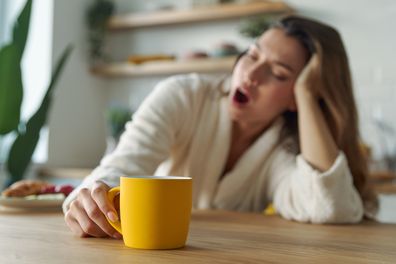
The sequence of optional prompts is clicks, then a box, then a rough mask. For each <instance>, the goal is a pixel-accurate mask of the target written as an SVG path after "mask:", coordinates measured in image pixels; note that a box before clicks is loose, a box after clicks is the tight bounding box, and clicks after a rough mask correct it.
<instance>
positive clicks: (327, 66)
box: [63, 16, 376, 238]
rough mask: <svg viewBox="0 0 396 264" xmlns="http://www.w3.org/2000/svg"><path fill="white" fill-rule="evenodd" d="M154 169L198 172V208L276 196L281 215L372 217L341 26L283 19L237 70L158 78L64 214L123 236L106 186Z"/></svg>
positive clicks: (246, 206) (255, 203) (238, 205)
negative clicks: (224, 75)
mask: <svg viewBox="0 0 396 264" xmlns="http://www.w3.org/2000/svg"><path fill="white" fill-rule="evenodd" d="M159 165H161V166H159ZM158 166H159V168H158ZM152 174H155V175H185V176H191V177H193V178H194V186H193V206H194V207H196V208H222V209H227V210H238V211H257V212H260V211H262V210H263V209H264V208H265V207H266V206H267V205H268V204H269V203H270V202H272V204H273V206H274V207H275V209H276V211H277V212H278V213H279V214H280V215H281V216H283V217H285V218H287V219H292V220H296V221H303V222H312V223H354V222H358V221H360V220H361V219H362V217H363V215H364V213H366V215H367V216H372V215H373V214H374V213H375V210H376V199H375V196H373V195H372V194H371V192H370V191H369V189H368V188H367V184H366V176H367V169H366V165H365V160H364V158H363V156H362V153H361V152H360V149H359V147H358V125H357V113H356V107H355V102H354V98H353V93H352V85H351V77H350V73H349V68H348V61H347V56H346V53H345V49H344V47H343V44H342V41H341V38H340V36H339V34H338V33H337V31H336V30H334V29H333V28H331V27H329V26H326V25H324V24H321V23H318V22H315V21H312V20H308V19H304V18H299V17H294V16H291V17H286V18H284V19H282V20H280V21H279V22H278V23H277V24H275V25H274V26H273V27H271V28H270V29H269V30H267V31H266V32H264V33H263V34H262V35H261V36H260V38H259V39H258V40H257V41H256V42H255V43H254V44H253V45H251V47H250V48H249V49H248V50H247V51H246V52H244V53H243V54H241V56H240V57H239V58H238V60H237V62H236V64H235V67H234V70H233V73H232V77H231V78H230V79H223V80H213V79H210V78H207V77H203V76H198V75H188V76H176V77H173V78H169V79H167V80H165V81H163V82H161V83H160V84H158V86H157V88H156V89H155V90H154V92H153V93H151V94H150V96H149V97H148V98H147V99H146V100H145V102H144V103H143V104H142V106H141V107H140V109H139V111H138V112H137V113H136V114H135V116H134V120H133V122H130V123H128V124H127V126H126V131H125V133H124V134H123V135H122V137H121V141H120V143H119V145H118V147H117V149H116V150H115V151H114V152H113V153H112V154H111V155H109V156H107V157H105V158H104V159H103V160H102V162H101V164H100V166H99V167H98V168H96V169H95V170H94V171H93V173H92V174H91V175H90V176H88V177H87V178H86V179H85V180H84V182H83V183H82V184H81V185H80V186H79V188H77V189H76V190H75V191H74V192H73V193H72V194H71V195H70V196H69V197H68V198H67V199H66V201H65V203H64V207H63V209H64V212H65V220H66V223H67V224H68V226H69V227H70V229H71V230H72V231H73V232H74V233H75V234H77V235H79V236H94V237H103V236H112V237H115V238H120V234H118V233H117V232H116V231H115V230H114V229H113V228H112V227H111V226H110V225H109V224H108V222H107V221H106V219H105V215H106V216H108V218H109V219H112V220H116V219H117V213H116V211H115V208H114V206H113V205H112V204H110V203H109V202H108V200H107V197H106V193H107V191H108V189H109V186H112V185H118V182H119V177H120V176H121V175H152Z"/></svg>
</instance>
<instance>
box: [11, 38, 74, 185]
mask: <svg viewBox="0 0 396 264" xmlns="http://www.w3.org/2000/svg"><path fill="white" fill-rule="evenodd" d="M72 50H73V47H72V46H71V45H69V46H68V47H67V48H66V49H65V50H64V52H63V54H62V56H61V58H60V60H58V62H57V64H56V67H55V71H54V72H53V74H52V78H51V82H50V84H49V87H48V89H47V91H46V93H45V96H44V98H43V100H42V102H41V105H40V107H39V109H38V110H37V111H36V113H35V114H34V115H33V116H32V117H31V118H30V119H29V121H28V122H27V124H26V132H25V133H24V134H19V135H18V137H17V138H16V139H15V141H14V143H13V144H12V147H11V150H10V153H9V155H8V160H7V170H8V171H9V174H10V175H11V182H10V183H12V182H15V181H18V180H20V179H22V178H23V175H24V174H25V171H26V169H27V167H28V166H29V163H30V161H31V159H32V155H33V152H34V150H35V148H36V145H37V142H38V140H39V138H40V130H41V128H42V127H43V126H44V125H45V123H46V120H47V115H48V110H49V108H50V105H51V101H52V92H53V89H54V87H55V85H56V83H57V80H58V78H59V75H60V74H61V72H62V69H63V67H64V65H65V63H66V61H67V59H68V57H69V55H70V53H71V51H72Z"/></svg>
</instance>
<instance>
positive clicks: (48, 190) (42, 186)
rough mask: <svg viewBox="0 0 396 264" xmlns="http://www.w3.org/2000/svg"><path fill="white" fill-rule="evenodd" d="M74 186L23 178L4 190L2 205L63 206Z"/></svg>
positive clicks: (48, 207) (54, 207)
mask: <svg viewBox="0 0 396 264" xmlns="http://www.w3.org/2000/svg"><path fill="white" fill-rule="evenodd" d="M73 189H74V187H73V186H71V185H68V184H67V185H54V184H51V183H48V182H43V181H36V180H22V181H19V182H16V183H14V184H13V185H11V186H10V187H9V188H7V189H6V190H4V191H3V192H2V194H1V197H0V205H1V206H3V207H7V208H17V209H36V208H42V209H56V208H61V206H62V203H63V201H64V199H65V198H66V196H68V195H69V194H70V193H71V192H72V191H73Z"/></svg>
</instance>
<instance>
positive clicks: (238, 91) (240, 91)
mask: <svg viewBox="0 0 396 264" xmlns="http://www.w3.org/2000/svg"><path fill="white" fill-rule="evenodd" d="M240 94H242V96H243V98H244V100H241V99H240V97H239V96H241V95H240ZM250 101H251V97H250V96H249V94H247V93H245V90H244V89H241V88H240V87H237V88H236V89H235V90H234V93H233V95H232V103H233V104H234V105H235V106H237V107H245V106H247V105H248V104H249V102H250Z"/></svg>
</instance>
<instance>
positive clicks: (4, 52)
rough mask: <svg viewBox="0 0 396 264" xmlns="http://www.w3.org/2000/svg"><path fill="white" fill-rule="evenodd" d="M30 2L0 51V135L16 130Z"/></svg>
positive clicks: (20, 100) (20, 102) (21, 92)
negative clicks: (9, 40) (10, 39)
mask: <svg viewBox="0 0 396 264" xmlns="http://www.w3.org/2000/svg"><path fill="white" fill-rule="evenodd" d="M31 9H32V0H28V1H27V2H26V4H25V6H24V8H23V10H22V11H21V13H20V15H19V17H18V19H17V21H16V22H15V25H14V31H13V40H12V42H11V43H10V44H8V45H6V46H4V47H2V48H1V50H0V135H5V134H7V133H9V132H11V131H12V130H15V129H17V127H18V124H19V119H20V113H21V109H20V108H21V104H22V97H23V86H22V74H21V66H20V64H21V59H22V55H23V51H24V49H25V45H26V39H27V36H28V33H29V21H30V12H31Z"/></svg>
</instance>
